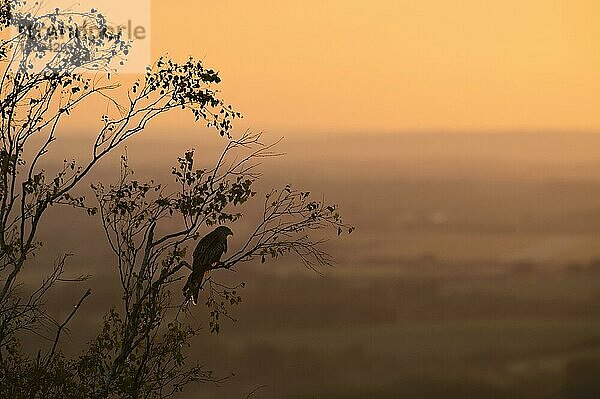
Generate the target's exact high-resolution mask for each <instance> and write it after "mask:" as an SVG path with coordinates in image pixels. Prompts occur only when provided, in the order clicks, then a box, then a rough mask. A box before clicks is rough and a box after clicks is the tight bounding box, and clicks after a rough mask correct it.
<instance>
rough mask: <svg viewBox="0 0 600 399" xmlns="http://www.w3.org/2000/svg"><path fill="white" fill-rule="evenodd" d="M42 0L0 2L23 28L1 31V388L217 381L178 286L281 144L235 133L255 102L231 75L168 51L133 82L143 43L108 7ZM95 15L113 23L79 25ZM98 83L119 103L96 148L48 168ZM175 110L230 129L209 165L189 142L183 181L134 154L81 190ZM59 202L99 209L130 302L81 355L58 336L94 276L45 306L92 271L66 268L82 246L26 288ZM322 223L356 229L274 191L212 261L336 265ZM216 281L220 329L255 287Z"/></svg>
mask: <svg viewBox="0 0 600 399" xmlns="http://www.w3.org/2000/svg"><path fill="white" fill-rule="evenodd" d="M22 10H29V11H27V12H25V11H22ZM36 11H37V8H36V5H35V4H34V5H32V6H31V7H30V8H27V4H26V3H25V2H24V1H21V0H11V1H7V2H4V3H3V4H2V5H1V6H0V28H1V29H2V30H5V29H6V28H8V27H13V28H15V29H16V32H17V33H16V34H15V35H14V36H12V37H9V38H8V39H5V40H2V41H1V42H0V64H1V65H2V69H1V70H0V72H1V74H2V75H1V81H0V84H1V86H0V101H1V103H0V104H1V105H0V112H1V114H2V120H1V122H0V140H1V142H2V144H1V147H0V156H1V158H0V396H3V397H14V398H19V397H27V398H35V397H42V396H44V397H97V398H105V397H123V398H142V397H143V398H164V397H171V396H173V395H175V394H176V393H177V392H179V391H181V390H182V389H183V387H184V386H185V385H186V384H188V383H190V382H194V381H214V380H218V379H215V377H213V376H212V375H211V373H210V372H209V371H207V370H205V369H204V368H203V367H201V366H200V365H198V364H196V365H191V366H190V365H188V364H187V356H186V351H185V348H186V347H187V345H188V344H189V340H190V339H191V337H192V336H194V335H195V334H197V333H198V332H199V330H198V326H194V325H193V324H191V323H189V322H187V321H185V320H182V317H181V315H182V314H186V313H187V312H190V311H191V310H190V309H189V308H188V307H187V306H185V304H183V303H182V302H183V298H182V297H181V294H178V295H174V294H173V293H174V292H178V290H179V289H180V287H181V283H180V280H181V279H182V278H183V277H184V276H185V275H186V273H185V272H184V271H185V270H186V269H187V268H189V264H188V263H187V262H186V260H185V258H186V250H187V245H188V244H189V243H190V241H191V240H193V239H195V238H197V237H198V235H199V234H200V233H201V231H200V229H201V227H202V226H211V225H215V224H221V223H225V222H227V223H234V222H236V221H237V220H238V219H239V218H240V217H241V216H242V214H241V212H240V207H241V206H243V205H244V203H246V201H248V200H249V199H250V198H252V197H253V196H255V194H256V192H254V191H253V189H252V187H253V183H254V182H255V181H256V179H258V178H259V177H260V175H259V174H258V172H257V169H256V167H257V165H258V163H260V160H261V159H263V158H268V157H272V156H275V155H277V153H276V152H274V149H273V145H265V144H263V143H262V142H261V136H260V135H259V134H252V133H249V132H246V133H244V134H243V135H241V137H239V138H233V137H232V134H231V129H232V121H233V120H234V119H235V118H238V117H240V116H241V115H240V114H239V113H238V112H236V111H234V110H233V109H232V107H231V106H229V105H226V104H225V103H224V102H223V101H222V100H221V99H219V98H218V97H217V91H216V88H215V86H216V85H217V84H218V83H219V82H220V78H219V76H218V74H217V73H216V72H215V71H213V70H212V69H207V68H205V67H204V65H203V64H202V62H200V61H197V60H194V59H189V60H187V61H186V62H183V63H178V62H176V61H174V60H171V59H168V58H166V57H162V58H160V59H158V60H157V61H156V62H155V63H154V65H151V66H149V67H148V68H147V70H146V73H145V75H144V76H143V77H142V78H140V79H138V80H137V81H136V82H135V83H134V84H133V85H132V86H131V87H130V88H128V89H126V88H123V87H122V85H121V84H119V83H118V82H114V81H113V80H111V70H112V69H111V68H112V67H111V65H112V64H113V63H114V62H115V61H117V62H124V60H125V58H126V56H127V54H128V52H129V43H127V42H126V41H124V40H123V38H122V37H121V34H120V33H119V32H112V31H111V30H110V29H109V26H108V23H107V20H106V17H105V16H103V15H102V14H101V13H99V12H98V11H96V10H91V11H88V12H75V11H71V10H68V11H60V10H58V9H57V10H56V11H55V12H53V13H49V14H43V13H39V12H36ZM83 25H87V26H90V25H91V26H94V27H95V30H94V32H100V34H86V33H85V32H84V33H82V32H80V31H79V30H78V29H77V27H78V26H83ZM65 37H66V39H65ZM93 98H97V99H101V100H103V101H106V103H107V104H108V105H110V107H111V108H110V111H109V112H107V113H106V114H105V115H102V116H101V126H100V127H99V129H98V131H97V132H96V133H95V136H94V137H95V138H94V140H93V144H92V146H91V148H90V152H89V156H88V159H86V160H84V161H76V160H72V161H65V162H64V164H63V165H61V166H60V167H58V168H57V169H56V170H55V171H53V172H52V171H47V170H44V169H42V168H41V167H40V166H39V164H40V161H41V159H43V158H44V157H45V156H46V154H47V153H48V151H50V150H51V148H52V144H53V143H54V142H55V141H56V140H57V139H58V138H59V136H60V126H61V121H62V120H63V118H64V117H65V116H66V115H69V114H71V113H73V112H75V111H76V110H77V109H78V108H79V107H80V106H81V105H82V104H83V103H84V102H85V101H87V100H90V99H93ZM176 109H183V110H184V111H188V112H191V113H192V114H193V116H194V117H195V119H196V120H197V121H200V122H203V123H204V124H206V125H207V126H208V127H211V128H214V129H215V130H216V131H217V132H218V133H219V134H220V135H221V136H223V137H224V138H223V140H225V143H226V144H225V149H224V151H223V154H222V155H221V157H220V158H219V159H218V161H217V163H216V164H215V165H213V166H211V167H205V168H200V169H197V168H195V166H194V153H193V151H188V152H186V153H185V154H184V156H183V157H181V158H179V159H178V163H177V165H176V166H175V167H174V168H173V170H172V174H173V177H174V179H175V181H176V187H178V189H177V190H175V191H173V192H167V189H166V187H165V186H164V185H162V184H158V183H155V182H152V181H150V182H140V181H137V180H135V179H134V178H133V173H132V171H131V169H130V166H129V165H128V161H127V158H126V157H123V158H122V160H121V174H120V179H119V180H118V181H117V182H115V183H113V184H109V185H105V184H102V183H98V184H95V185H93V186H92V189H93V191H94V193H95V196H96V199H97V201H98V203H97V205H90V204H88V202H86V199H85V197H84V196H82V195H79V194H77V190H78V189H79V188H80V186H81V182H82V181H83V180H84V178H85V177H86V176H88V175H89V174H90V171H92V170H93V169H94V168H95V167H97V166H98V164H99V162H100V161H101V160H102V158H104V157H105V156H106V155H107V154H109V153H111V152H113V151H114V150H115V149H117V148H118V147H119V146H121V145H122V144H123V143H124V142H125V141H127V140H128V139H129V138H130V137H132V136H134V135H136V134H139V133H140V132H141V131H143V130H144V129H145V128H146V126H147V124H148V123H149V122H150V121H152V120H154V119H155V118H157V117H158V116H160V115H161V114H163V113H167V112H172V111H174V110H176ZM40 138H41V140H40ZM36 143H40V144H36ZM36 145H37V146H36ZM60 205H67V206H72V207H75V208H81V209H84V210H85V211H87V212H88V213H89V214H90V215H96V214H99V215H100V217H101V221H102V225H103V227H104V231H105V233H106V237H107V240H108V244H109V245H110V247H111V249H112V250H113V252H114V254H115V260H116V272H117V274H118V279H119V283H120V287H121V291H122V303H121V304H120V306H119V307H116V308H113V309H111V310H108V311H107V313H106V316H105V321H104V326H103V328H102V330H101V331H100V332H99V333H98V335H97V337H96V338H95V339H94V340H93V341H92V342H91V343H90V344H89V346H88V347H87V348H86V349H85V350H84V352H83V353H82V355H81V356H79V357H78V358H73V359H70V358H66V357H65V356H64V355H63V354H62V352H61V351H60V344H61V336H62V334H63V333H64V331H65V330H66V329H67V328H68V324H69V323H70V321H71V320H72V319H73V318H74V317H76V313H77V311H78V310H79V309H80V308H81V307H82V306H84V302H85V300H86V298H88V297H89V296H90V295H91V294H92V292H91V291H90V290H89V289H84V290H83V292H82V295H81V298H80V299H79V301H78V302H77V303H76V304H74V308H73V310H72V312H70V313H69V314H68V316H67V317H66V318H65V319H64V320H60V321H58V320H55V319H54V318H53V317H52V316H51V315H50V314H49V313H48V312H47V310H46V308H45V300H46V298H47V296H48V294H49V293H50V292H51V290H52V289H53V287H54V286H55V285H56V283H57V282H60V281H78V282H82V281H85V279H86V276H76V277H74V278H66V277H65V265H66V261H67V260H68V257H69V256H68V255H62V256H60V257H59V258H58V260H57V262H56V264H55V267H54V269H53V272H52V273H51V274H50V276H49V277H47V278H46V279H45V280H44V281H43V282H42V284H41V285H40V286H39V287H37V288H35V289H27V290H26V289H24V288H25V287H24V283H23V281H22V278H21V276H22V271H23V269H24V268H34V269H35V268H36V264H35V262H33V261H32V259H33V256H34V255H35V254H36V252H38V251H39V247H40V245H41V243H40V242H38V241H37V238H36V237H37V232H38V228H39V226H40V224H41V223H43V222H44V216H45V215H46V213H47V211H48V209H49V208H50V207H52V206H60ZM173 220H176V221H178V225H179V228H178V229H176V230H174V231H169V230H168V226H172V225H173V223H165V222H166V221H173ZM323 228H332V229H334V231H337V233H338V234H340V233H342V232H343V231H349V232H351V231H352V228H351V227H350V226H347V225H345V224H344V223H343V222H342V220H341V218H340V216H339V214H338V213H337V209H336V206H335V205H328V204H324V203H323V202H322V201H315V200H312V199H310V194H309V193H307V192H301V191H295V190H293V189H292V188H291V186H286V187H283V188H282V189H280V190H273V191H272V192H270V193H269V194H267V195H266V196H265V202H264V209H263V212H262V217H261V218H260V220H258V221H257V225H256V228H255V229H254V230H253V232H252V233H251V234H250V235H249V237H247V240H246V241H245V244H244V245H242V246H241V247H240V248H238V249H234V250H233V251H231V253H232V254H231V255H230V256H229V257H228V258H227V259H226V260H224V261H223V262H222V263H219V264H216V265H215V266H214V268H215V269H219V268H228V269H230V268H234V267H237V266H238V265H239V264H241V263H244V262H248V261H253V260H256V259H260V260H261V261H262V262H265V261H266V260H267V259H268V258H278V257H280V256H282V255H284V254H287V253H293V254H296V255H297V256H299V258H300V259H301V260H302V261H303V262H304V264H305V265H306V266H308V267H309V268H312V269H316V268H317V267H319V266H320V265H328V264H330V263H331V262H332V259H331V258H330V256H329V255H328V254H327V253H326V252H324V251H323V250H322V249H321V246H320V244H321V243H322V241H321V240H319V239H314V238H311V235H312V233H313V232H314V231H315V230H320V229H323ZM28 288H29V287H28ZM204 289H205V292H206V297H207V300H206V305H207V306H208V307H209V312H208V317H209V323H210V328H211V330H212V331H213V332H218V331H219V328H220V323H219V319H220V318H221V317H228V307H229V306H231V305H235V304H237V303H239V301H240V300H241V298H240V296H239V292H238V287H227V286H225V285H223V284H221V283H219V282H218V281H216V280H214V279H209V280H208V281H207V282H206V284H205V287H204ZM27 332H29V333H34V334H40V335H42V336H44V337H46V338H47V339H48V346H47V348H40V350H39V351H38V352H37V353H38V354H37V357H33V358H32V357H30V356H29V355H28V354H27V353H28V352H25V351H24V350H23V348H22V347H21V345H20V342H19V339H18V337H19V336H20V335H21V334H23V333H27Z"/></svg>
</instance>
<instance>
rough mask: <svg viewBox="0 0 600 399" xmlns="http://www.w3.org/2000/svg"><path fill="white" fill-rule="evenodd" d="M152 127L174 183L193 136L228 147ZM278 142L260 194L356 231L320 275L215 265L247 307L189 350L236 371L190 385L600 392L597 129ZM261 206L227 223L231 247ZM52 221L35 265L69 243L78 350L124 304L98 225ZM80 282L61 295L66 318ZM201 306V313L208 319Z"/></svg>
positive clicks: (58, 216) (522, 394)
mask: <svg viewBox="0 0 600 399" xmlns="http://www.w3.org/2000/svg"><path fill="white" fill-rule="evenodd" d="M147 133H148V134H146V133H144V135H143V137H140V138H136V139H134V140H133V141H132V142H131V144H130V145H129V146H128V154H129V159H130V163H131V165H132V167H133V168H134V169H135V170H136V172H137V175H138V178H140V179H141V178H144V177H152V178H155V179H156V180H157V181H164V180H169V181H170V175H169V173H170V167H171V165H173V164H174V161H175V158H176V156H177V155H180V154H182V153H183V151H184V150H185V149H187V148H191V147H194V148H196V150H197V157H198V160H199V162H200V161H201V160H202V159H203V155H204V154H206V156H207V161H206V162H207V165H210V164H211V160H212V159H214V157H216V156H217V153H215V151H217V150H218V148H219V147H220V146H222V144H223V142H222V141H219V140H218V139H216V138H213V137H212V136H211V137H208V136H207V135H206V134H203V133H201V134H197V133H190V135H188V136H186V135H184V134H178V135H177V136H176V137H175V136H173V135H170V133H169V132H163V131H156V130H154V131H149V132H147ZM182 137H189V139H188V140H185V141H184V139H183V138H182ZM276 139H277V137H276V136H273V135H272V134H267V135H265V140H267V141H269V140H276ZM66 140H67V142H66V144H65V147H64V148H63V149H62V151H63V153H62V154H61V153H60V151H59V152H58V153H51V156H52V157H55V158H50V159H49V160H48V164H49V167H50V164H52V163H53V162H62V157H67V158H70V157H72V156H73V154H75V155H79V154H84V153H85V151H84V150H83V149H84V148H86V147H85V143H84V139H83V138H79V137H77V138H75V137H73V136H68V137H67V138H66ZM219 143H220V144H219ZM280 149H281V151H283V152H285V153H287V155H286V156H285V157H281V158H277V159H272V160H267V161H266V162H265V164H264V166H263V171H264V177H263V178H262V180H261V182H260V185H259V187H260V188H261V189H262V190H263V191H262V192H261V193H260V194H264V190H265V189H266V188H268V187H271V186H281V185H284V184H286V183H288V182H291V183H293V184H294V185H295V186H297V187H301V188H302V189H307V190H310V191H311V192H313V193H314V194H317V195H318V196H320V195H321V194H323V195H325V197H326V198H327V199H329V200H334V201H336V202H337V203H339V205H340V207H341V212H342V214H343V216H344V217H345V219H346V221H347V222H349V223H351V224H353V225H355V226H356V227H357V230H356V231H355V232H354V233H353V234H352V235H351V236H349V237H342V238H340V239H332V240H331V241H329V242H328V243H327V248H328V250H329V251H330V252H331V253H332V254H333V255H334V256H335V257H336V258H337V264H336V266H335V267H334V268H331V269H325V270H321V272H322V273H323V276H320V275H319V274H317V273H314V272H312V271H309V270H306V269H305V268H304V267H303V266H302V264H301V263H300V262H298V261H297V260H295V259H293V258H286V259H284V260H283V261H281V262H277V263H271V262H267V263H266V264H264V265H261V264H253V265H244V268H243V269H240V270H238V271H237V272H236V273H233V272H221V273H217V274H216V275H215V278H219V279H221V280H222V281H229V282H240V281H244V282H246V288H245V289H243V290H242V295H243V303H242V304H241V305H240V306H239V307H237V308H236V309H234V317H235V318H236V319H237V322H236V323H232V322H231V323H229V322H226V323H225V324H224V325H223V327H222V333H221V334H220V335H218V336H216V335H209V334H208V331H207V332H206V334H203V335H202V336H200V337H198V339H197V340H196V341H195V342H194V345H193V355H194V358H196V359H199V360H200V361H201V362H202V363H203V364H206V365H207V367H208V368H211V369H213V370H214V371H215V373H216V375H217V376H223V377H228V379H227V381H225V382H224V383H222V384H219V385H218V386H214V385H208V384H206V385H199V386H198V387H197V389H196V388H195V387H193V388H190V389H189V390H188V391H186V393H185V395H184V396H183V397H186V398H187V397H189V398H207V399H208V398H211V399H212V398H214V399H220V398H246V397H248V396H250V397H252V398H257V399H258V398H332V399H335V398H344V399H354V398H402V397H406V398H425V399H428V398H440V397H443V398H467V397H474V398H475V397H477V398H569V399H576V398H586V399H589V398H593V397H599V396H600V379H599V378H598V375H600V245H599V243H600V150H599V149H600V135H594V134H579V133H510V134H508V133H489V134H458V133H456V134H441V133H440V134H436V133H430V134H399V135H375V134H369V135H358V134H356V135H344V134H323V135H319V134H317V133H314V134H312V133H311V134H310V135H306V136H302V135H300V134H296V135H294V136H293V137H292V138H290V139H286V140H285V141H284V142H283V143H282V144H281V146H280ZM117 167H118V164H117V158H113V159H110V160H107V161H106V162H105V163H104V164H103V165H102V167H101V168H100V170H101V171H102V175H100V174H97V175H95V176H94V178H93V180H104V181H106V180H108V181H109V182H110V181H114V180H115V179H116V177H117V176H116V171H117V170H118V168H117ZM85 194H88V195H89V194H90V193H85ZM259 197H262V195H261V196H258V197H257V199H256V200H255V201H254V202H251V203H250V204H249V207H250V208H252V207H253V206H255V207H256V206H260V199H259ZM253 217H254V216H253V212H252V211H251V209H249V210H248V214H247V217H246V218H245V219H244V220H243V221H242V222H240V223H239V224H237V225H234V226H233V230H234V231H235V233H236V235H235V236H234V237H233V239H232V241H230V247H235V245H236V243H238V244H239V242H240V241H241V240H242V239H243V236H244V232H245V231H246V229H248V228H249V227H250V226H251V225H252V222H253V220H256V219H253ZM50 221H51V223H48V224H46V227H45V230H44V231H43V232H42V235H41V236H40V237H41V239H42V240H43V241H44V242H45V246H44V249H43V251H42V254H41V255H40V257H38V258H36V260H35V262H36V263H38V264H39V267H41V268H43V267H45V266H47V265H48V264H49V262H50V261H51V260H52V259H53V258H55V257H56V256H57V255H58V254H59V253H60V252H61V251H70V252H74V253H75V256H74V257H73V258H72V261H71V266H70V267H71V268H72V270H75V271H76V273H75V272H74V273H75V274H80V273H90V274H92V275H93V279H92V280H91V282H90V283H89V284H90V285H91V286H92V287H93V291H94V295H93V296H92V298H91V299H90V301H89V302H88V303H87V304H86V312H85V313H81V314H79V315H78V320H77V322H76V324H75V325H74V326H73V328H72V331H71V340H72V344H71V348H70V349H71V350H73V351H74V352H76V351H77V347H78V345H79V344H80V343H81V342H83V341H86V340H88V339H90V338H91V337H92V336H93V334H94V333H95V332H96V331H97V328H98V321H99V320H100V318H101V316H102V314H101V312H102V311H103V310H104V309H106V306H107V304H110V303H114V302H117V301H118V299H119V298H118V293H117V291H116V288H117V287H116V282H115V280H114V279H115V275H114V273H115V272H116V271H115V268H114V265H113V263H112V262H114V259H113V258H112V256H111V254H110V253H109V251H108V248H107V244H106V242H105V239H104V237H103V236H102V232H101V227H100V224H99V221H98V220H96V219H93V218H90V217H87V216H84V215H81V214H78V213H77V211H73V210H71V209H56V210H53V214H52V215H51V220H50ZM237 240H240V241H237ZM30 273H31V276H33V275H37V274H36V273H34V271H31V272H30ZM81 288H82V287H79V288H78V287H66V288H65V289H64V291H62V292H61V293H59V295H57V296H56V298H55V301H56V303H54V304H51V305H52V306H53V309H55V312H56V315H57V316H61V315H65V314H68V313H69V312H70V309H71V306H72V304H73V303H74V302H76V300H75V298H76V296H77V295H78V294H79V293H80V292H79V291H80V290H81ZM175 294H178V293H175ZM111 301H112V302H111ZM205 311H206V309H205V308H204V307H202V306H199V307H198V308H197V310H195V311H194V312H195V317H197V322H198V323H200V324H202V323H204V322H205V320H206V318H205V316H206V315H205Z"/></svg>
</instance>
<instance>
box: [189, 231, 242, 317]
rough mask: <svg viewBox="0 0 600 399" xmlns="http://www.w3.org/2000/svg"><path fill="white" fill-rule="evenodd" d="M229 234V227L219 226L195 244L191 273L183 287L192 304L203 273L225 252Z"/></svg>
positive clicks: (196, 298)
mask: <svg viewBox="0 0 600 399" xmlns="http://www.w3.org/2000/svg"><path fill="white" fill-rule="evenodd" d="M230 235H233V232H232V231H231V229H230V228H229V227H226V226H219V227H217V228H216V229H214V230H213V231H212V232H210V233H208V234H207V235H205V236H204V237H202V239H201V240H200V241H199V242H198V245H196V249H195V250H194V255H193V257H192V274H190V276H189V277H188V280H187V282H186V283H185V286H184V287H183V296H184V297H185V298H186V300H189V299H191V300H192V302H193V303H194V305H196V304H197V303H198V296H199V294H200V288H201V287H202V281H203V280H204V275H205V274H206V272H207V271H209V270H210V269H211V268H212V267H213V265H214V264H215V263H217V262H219V261H220V260H221V256H223V254H224V253H225V252H227V237H228V236H230Z"/></svg>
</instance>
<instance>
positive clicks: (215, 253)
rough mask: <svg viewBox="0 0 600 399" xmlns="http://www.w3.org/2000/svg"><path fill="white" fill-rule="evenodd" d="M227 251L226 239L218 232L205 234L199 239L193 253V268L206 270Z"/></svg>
mask: <svg viewBox="0 0 600 399" xmlns="http://www.w3.org/2000/svg"><path fill="white" fill-rule="evenodd" d="M225 251H227V239H226V238H225V239H223V238H221V237H220V236H219V235H218V234H213V233H210V234H207V235H206V236H205V237H204V238H202V239H201V240H200V242H199V243H198V245H197V246H196V249H195V250H194V255H193V269H194V270H207V269H208V268H209V267H210V266H211V265H212V264H213V263H215V262H218V261H219V260H220V259H221V256H222V255H223V254H224V253H225Z"/></svg>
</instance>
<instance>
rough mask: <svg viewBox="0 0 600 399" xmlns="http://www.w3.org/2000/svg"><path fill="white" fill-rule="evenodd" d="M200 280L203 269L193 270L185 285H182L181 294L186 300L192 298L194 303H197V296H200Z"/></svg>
mask: <svg viewBox="0 0 600 399" xmlns="http://www.w3.org/2000/svg"><path fill="white" fill-rule="evenodd" d="M202 280H204V271H199V272H196V271H193V272H192V274H190V276H189V277H188V279H187V282H186V283H185V286H184V287H183V296H184V297H185V299H186V300H190V299H191V300H192V302H193V303H194V305H196V304H198V297H199V296H200V287H201V286H202Z"/></svg>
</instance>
